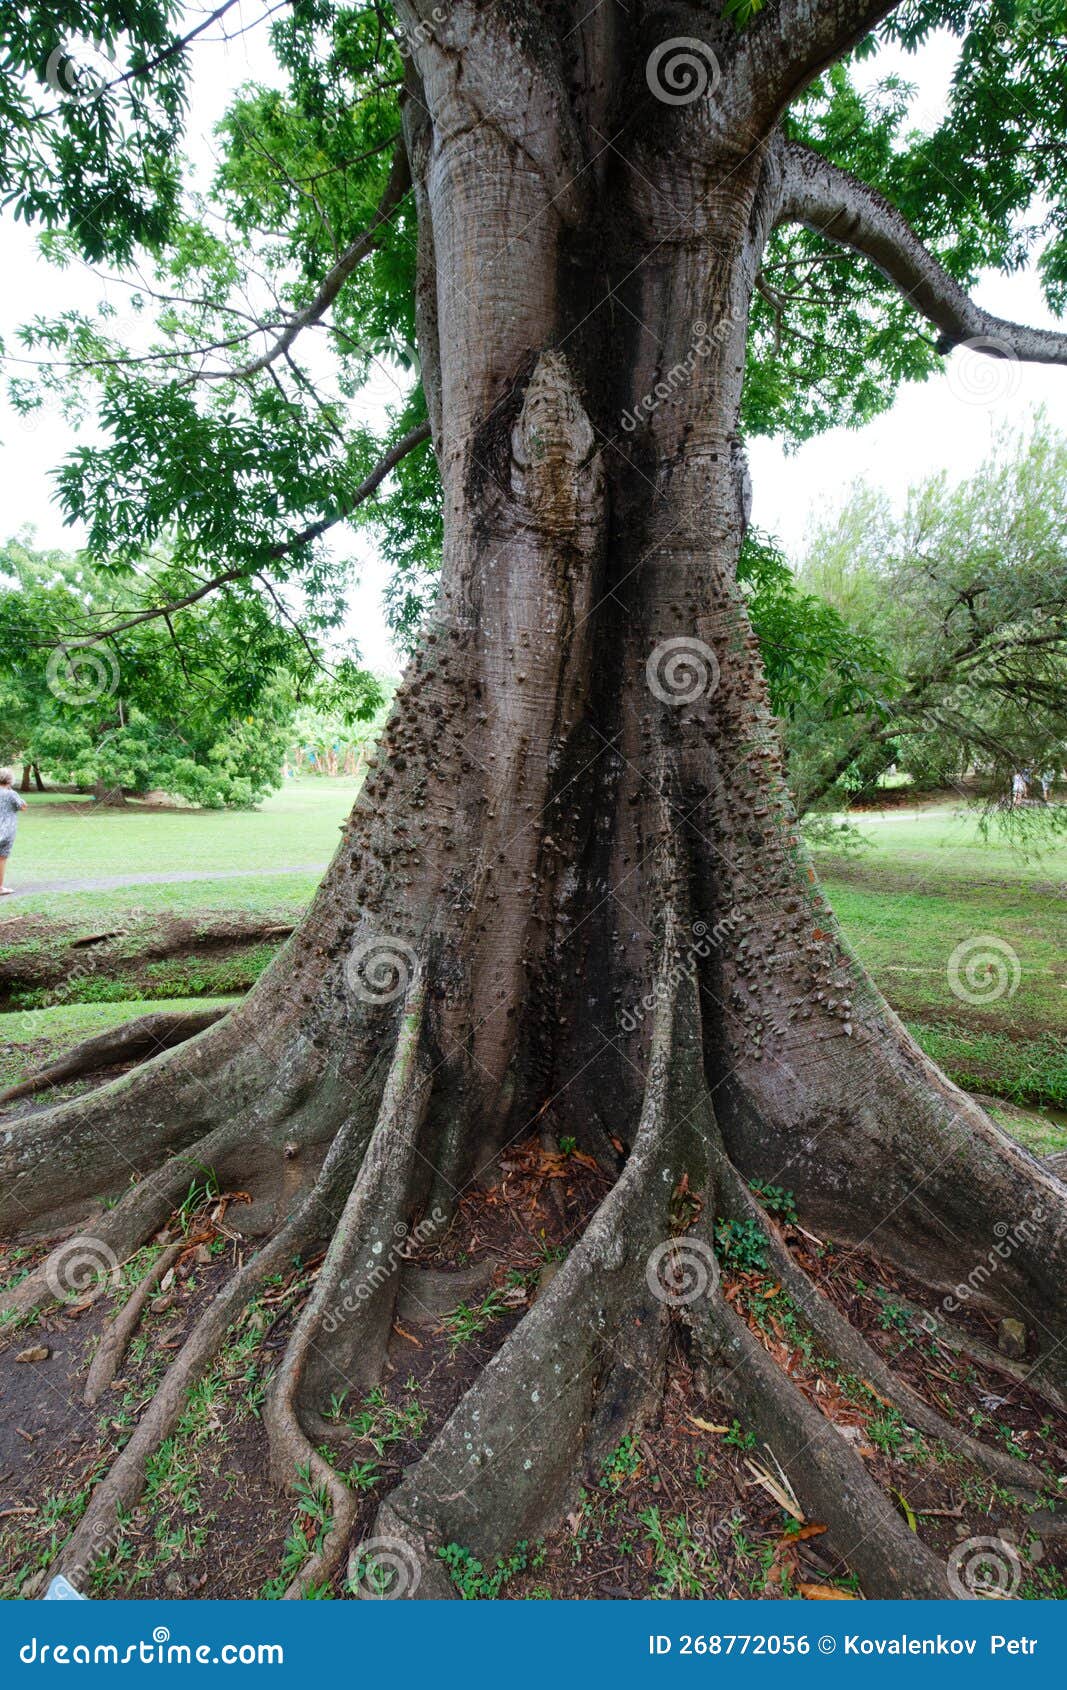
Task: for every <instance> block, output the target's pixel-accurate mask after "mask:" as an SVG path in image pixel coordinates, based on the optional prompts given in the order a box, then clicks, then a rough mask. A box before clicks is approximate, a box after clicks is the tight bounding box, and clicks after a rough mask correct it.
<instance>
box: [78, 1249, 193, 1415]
mask: <svg viewBox="0 0 1067 1690" xmlns="http://www.w3.org/2000/svg"><path fill="white" fill-rule="evenodd" d="M184 1248H185V1246H184V1245H183V1244H171V1245H168V1247H167V1249H165V1250H164V1251H162V1253H161V1254H160V1255H159V1256H158V1257H157V1259H156V1260H155V1261H154V1262H153V1263H152V1266H151V1267H150V1268H149V1270H148V1272H147V1273H146V1274H145V1276H144V1278H143V1279H142V1280H141V1283H140V1284H139V1285H138V1287H137V1289H136V1290H135V1291H134V1293H133V1295H132V1297H130V1298H129V1299H128V1301H127V1302H126V1303H124V1304H123V1306H122V1308H121V1309H120V1310H119V1312H118V1314H117V1315H116V1316H115V1317H114V1319H113V1320H110V1321H109V1322H108V1324H107V1325H106V1326H105V1328H104V1331H103V1335H102V1336H101V1339H100V1344H99V1347H98V1349H97V1352H96V1354H95V1355H94V1357H93V1362H92V1366H91V1367H90V1369H89V1377H88V1379H87V1380H86V1382H85V1401H86V1402H87V1403H89V1404H90V1405H91V1404H93V1403H95V1402H98V1401H99V1400H100V1398H101V1397H102V1396H103V1394H104V1392H105V1391H106V1390H107V1389H108V1388H109V1386H110V1384H111V1382H112V1380H113V1379H114V1377H115V1375H116V1373H117V1372H118V1370H119V1368H120V1367H121V1366H122V1358H123V1356H124V1355H125V1354H126V1347H127V1345H128V1344H129V1342H130V1339H131V1338H132V1337H133V1334H134V1332H135V1331H136V1330H137V1324H138V1322H139V1320H140V1318H141V1313H142V1311H143V1309H144V1306H145V1304H146V1303H147V1301H148V1299H149V1297H150V1296H151V1295H152V1292H153V1291H154V1290H155V1288H156V1286H157V1285H158V1284H159V1282H160V1280H161V1279H162V1278H163V1277H164V1275H165V1274H166V1273H167V1272H168V1271H169V1270H170V1269H171V1268H172V1267H173V1266H174V1264H175V1262H176V1261H177V1260H178V1257H179V1256H180V1255H181V1253H182V1250H183V1249H184Z"/></svg>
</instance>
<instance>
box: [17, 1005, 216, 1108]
mask: <svg viewBox="0 0 1067 1690" xmlns="http://www.w3.org/2000/svg"><path fill="white" fill-rule="evenodd" d="M239 1001H240V1000H239V999H237V998H171V999H168V1000H167V1002H166V1003H148V1002H145V1003H134V1002H131V1001H130V999H129V998H127V999H126V1000H125V1001H124V1002H122V1003H64V1004H54V1005H53V1006H52V1007H51V1008H50V1009H24V1010H17V1011H15V1012H14V1013H13V1014H11V1015H5V1016H4V1017H3V1018H2V1020H0V1087H3V1086H11V1085H15V1084H16V1082H17V1081H18V1080H20V1079H21V1078H22V1077H23V1075H24V1073H25V1072H26V1070H27V1068H28V1067H32V1068H36V1067H39V1066H41V1065H42V1064H43V1063H45V1062H55V1061H56V1060H57V1059H58V1058H59V1057H61V1056H62V1055H63V1054H64V1052H65V1051H68V1050H73V1048H74V1046H75V1045H77V1044H81V1042H82V1040H83V1039H91V1038H92V1037H93V1036H94V1035H95V1034H96V1033H105V1032H107V1030H108V1028H109V1027H121V1026H122V1024H123V1022H124V1021H135V1020H136V1019H137V1017H138V1016H139V1015H151V1014H153V1013H156V1012H158V1011H159V1010H161V1009H168V1010H170V1009H173V1010H176V1011H181V1010H187V1009H225V1008H226V1007H227V1006H228V1005H229V1004H232V1003H237V1002H239ZM27 1052H30V1053H32V1061H30V1062H27Z"/></svg>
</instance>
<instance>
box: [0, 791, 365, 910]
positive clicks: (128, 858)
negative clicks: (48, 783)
mask: <svg viewBox="0 0 1067 1690" xmlns="http://www.w3.org/2000/svg"><path fill="white" fill-rule="evenodd" d="M359 784H360V783H359V782H358V781H357V780H348V779H345V778H342V777H339V778H337V779H336V780H327V779H318V780H316V779H314V778H313V777H306V778H304V779H303V780H290V781H287V782H286V784H285V786H284V787H283V788H282V790H281V791H280V792H276V793H274V794H272V796H271V797H270V798H267V799H265V800H264V802H263V803H262V804H261V805H260V806H259V807H258V809H255V810H193V809H166V808H158V809H157V808H155V807H152V806H149V805H144V804H136V803H131V804H130V805H128V806H127V807H126V808H124V809H117V810H112V809H107V808H97V807H96V806H95V805H94V804H92V803H91V802H90V801H89V800H88V799H85V798H66V797H56V796H50V795H49V794H47V793H30V794H29V795H28V805H29V808H28V810H27V812H26V814H25V815H24V816H23V817H22V819H21V821H20V823H19V833H18V839H17V842H16V845H15V850H14V851H13V853H12V856H11V866H10V869H9V875H10V882H11V885H12V886H17V887H19V888H20V889H21V888H25V889H27V890H31V889H32V887H33V885H34V883H35V882H39V881H45V880H58V879H71V880H82V879H91V878H93V877H95V876H98V875H115V874H168V873H182V872H187V871H191V870H197V871H199V870H204V869H270V868H274V867H283V868H284V867H296V866H299V867H304V866H305V865H308V864H312V863H321V864H322V866H323V867H325V866H326V864H327V862H328V861H329V859H330V858H331V857H332V855H333V853H334V851H335V850H336V848H337V843H338V839H339V837H340V833H339V829H340V826H341V823H342V822H343V821H344V819H345V816H346V815H347V814H348V811H349V810H350V809H351V807H352V803H353V800H354V799H355V795H356V793H357V792H358V790H359ZM134 890H136V888H135V889H134ZM19 908H20V909H26V908H28V904H27V902H25V901H21V900H20V904H19Z"/></svg>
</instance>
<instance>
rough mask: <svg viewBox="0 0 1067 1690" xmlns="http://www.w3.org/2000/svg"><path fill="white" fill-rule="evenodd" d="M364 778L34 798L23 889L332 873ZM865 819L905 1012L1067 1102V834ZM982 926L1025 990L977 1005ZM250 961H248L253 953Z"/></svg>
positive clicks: (91, 922) (952, 814)
mask: <svg viewBox="0 0 1067 1690" xmlns="http://www.w3.org/2000/svg"><path fill="white" fill-rule="evenodd" d="M357 784H358V783H357V782H355V781H352V780H343V779H341V780H322V779H320V780H316V779H313V778H304V779H302V780H297V781H291V782H289V783H287V785H286V786H285V788H284V789H283V790H282V791H281V792H279V793H277V794H275V795H274V796H273V797H271V798H269V799H268V800H267V801H266V802H265V803H264V804H262V805H261V806H260V807H259V808H258V809H257V810H253V811H240V812H232V813H231V812H207V811H193V810H153V809H147V808H145V807H144V806H132V807H130V808H128V809H125V810H107V809H103V810H93V809H92V808H91V806H90V805H89V804H88V803H87V802H86V801H84V800H76V799H71V800H66V799H63V800H55V799H51V800H49V799H47V798H42V797H41V796H39V795H31V797H30V804H31V807H32V813H31V815H30V817H29V819H28V820H26V821H25V825H24V827H23V829H22V831H21V832H20V835H19V839H18V844H17V846H16V851H15V853H14V855H13V857H12V862H11V868H10V870H9V873H10V878H11V883H12V884H13V885H15V886H17V887H19V888H20V889H21V888H31V887H32V885H33V883H34V881H35V880H36V881H45V880H50V879H58V878H61V877H63V878H66V877H69V878H71V879H76V878H90V877H92V876H95V875H104V874H120V873H124V872H125V873H131V874H135V873H144V872H159V873H167V872H175V873H181V872H183V871H187V870H190V869H197V870H200V869H205V868H218V869H220V870H228V869H240V868H243V869H257V868H269V867H271V866H272V865H277V864H282V865H284V864H286V863H290V864H291V863H312V862H319V863H321V864H322V865H323V867H325V865H326V863H327V862H328V860H329V858H330V857H331V856H332V854H333V852H334V850H335V848H336V846H337V842H338V839H339V837H340V835H339V831H338V830H339V828H340V826H341V824H342V823H343V821H344V819H345V817H346V816H347V814H348V811H349V809H350V807H351V804H352V801H353V798H354V796H355V792H356V790H357ZM852 820H853V821H854V823H855V824H856V825H857V826H858V827H859V829H860V831H861V833H862V834H863V835H864V836H865V837H866V838H867V839H868V840H869V841H871V844H870V847H869V849H867V850H866V851H864V852H863V853H862V854H861V855H859V856H858V857H843V856H839V855H835V854H833V853H832V852H830V851H827V850H820V851H818V852H817V853H816V864H817V867H818V871H819V875H820V879H821V882H822V885H823V888H824V890H825V891H826V893H827V896H828V897H829V899H830V901H831V903H832V904H833V907H834V909H835V911H836V913H837V915H838V918H839V919H840V921H841V924H842V927H843V929H844V932H845V935H846V938H847V939H848V942H849V943H850V945H851V946H852V948H853V949H854V951H855V952H856V955H857V956H858V957H859V959H860V961H861V962H863V963H864V964H865V965H866V967H867V968H868V969H869V970H870V971H871V973H872V974H873V976H874V978H875V980H876V981H877V982H878V984H879V986H880V987H881V988H882V990H883V991H884V992H885V994H886V996H887V997H888V999H889V1001H890V1003H891V1004H892V1005H893V1007H894V1009H896V1010H897V1011H898V1013H899V1014H900V1015H901V1016H902V1017H903V1018H904V1020H905V1021H906V1022H907V1024H908V1025H909V1027H910V1028H911V1030H912V1031H913V1032H914V1033H915V1035H916V1037H917V1038H918V1039H919V1041H920V1043H921V1044H922V1045H923V1046H924V1048H925V1049H926V1050H927V1051H928V1052H929V1053H930V1055H931V1056H933V1057H934V1059H935V1060H936V1061H938V1062H940V1063H941V1064H942V1066H944V1067H945V1069H946V1070H947V1072H948V1073H949V1074H950V1075H951V1076H952V1078H953V1079H955V1080H956V1081H957V1082H958V1083H959V1084H961V1085H963V1086H965V1087H966V1088H967V1089H969V1090H977V1091H982V1092H986V1093H992V1094H994V1095H996V1096H999V1097H1004V1098H1008V1099H1010V1100H1012V1101H1014V1102H1015V1103H1017V1104H1026V1103H1029V1104H1043V1105H1052V1106H1056V1107H1060V1108H1065V1107H1067V899H1065V898H1064V897H1063V892H1064V889H1065V887H1067V842H1058V843H1056V844H1055V845H1054V846H1052V847H1051V848H1049V849H1047V850H1045V851H1043V852H1042V853H1030V854H1028V855H1023V854H1022V853H1020V852H1019V851H1017V850H1013V849H1012V848H1011V846H1010V845H1008V844H1007V843H1006V842H1005V841H1004V840H1003V839H1002V838H1000V837H999V836H997V835H996V834H995V833H994V834H992V835H990V836H988V837H983V835H982V833H981V831H980V829H979V826H978V823H977V820H976V817H975V815H974V813H973V812H964V811H962V810H960V809H958V808H955V807H953V806H950V805H947V804H932V805H926V806H925V807H917V808H915V809H909V810H891V811H882V812H875V811H867V812H862V813H858V814H856V815H854V816H853V817H852ZM318 879H319V875H318V874H317V873H304V874H269V875H268V874H265V875H262V876H256V877H251V876H250V877H249V878H247V879H245V878H240V877H235V878H234V879H232V880H214V881H202V882H191V883H184V884H177V885H156V886H131V887H124V888H121V889H118V890H116V891H113V892H81V893H64V894H62V895H56V894H41V895H39V896H38V897H33V896H32V895H28V896H22V897H20V898H19V899H18V901H17V902H15V901H14V900H12V902H11V903H10V904H8V905H7V906H6V907H4V908H3V910H2V913H0V942H2V941H3V940H5V939H8V938H9V939H10V941H12V942H13V941H15V939H16V935H17V925H18V923H17V917H19V916H22V915H47V916H50V917H52V918H53V919H56V920H60V921H62V922H63V923H64V925H66V924H67V923H69V924H71V925H72V926H73V927H75V928H76V929H77V930H79V931H80V932H82V933H89V932H92V931H93V930H94V929H100V928H103V927H105V926H107V925H110V924H121V922H122V920H123V917H124V916H128V915H129V913H130V912H132V911H141V912H144V914H145V916H146V917H147V918H148V919H152V918H153V917H156V916H159V915H165V914H172V915H180V916H189V915H203V916H205V917H213V916H219V915H225V914H227V913H232V912H238V911H240V912H245V913H248V914H253V915H262V916H269V917H271V918H273V919H277V920H278V921H279V922H283V921H294V920H296V919H297V918H298V917H299V916H300V914H301V913H302V911H303V910H304V909H305V908H306V907H307V905H308V903H309V902H310V900H311V897H312V896H313V894H314V891H315V887H316V885H317V883H318ZM5 925H6V926H7V932H6V933H5V930H4V929H5ZM983 935H991V936H992V937H993V938H995V939H998V940H1001V941H1003V942H1004V943H1006V944H1008V945H1010V946H1011V948H1012V950H1013V951H1014V952H1015V954H1016V956H1017V957H1018V962H1019V981H1018V986H1017V988H1016V990H1015V991H1014V992H1012V993H1011V994H1010V995H1004V996H1001V997H999V998H995V999H992V1000H991V1001H989V1002H983V1003H964V1002H961V1001H960V999H959V998H958V997H957V996H956V995H955V994H954V993H953V991H952V987H951V985H950V982H949V973H948V963H949V958H950V957H951V955H952V953H953V951H954V950H955V948H956V947H957V946H958V945H960V944H962V943H965V942H966V941H967V940H970V939H975V938H979V937H981V936H983ZM265 956H266V950H265V951H264V958H265ZM253 960H256V959H253ZM212 966H213V965H207V964H204V963H203V962H196V961H195V959H194V960H193V961H192V962H190V963H187V962H184V961H182V960H181V959H177V960H175V961H174V962H170V961H167V962H164V963H160V964H158V965H153V978H152V979H151V981H149V980H148V979H145V980H143V981H142V982H141V983H140V984H139V985H136V986H130V985H129V984H126V983H124V980H123V977H122V965H121V960H117V961H116V969H115V973H116V976H117V978H116V979H115V981H114V982H113V987H114V990H115V991H116V992H121V991H126V990H133V991H135V992H136V996H137V1000H138V1001H136V1002H133V1001H126V1002H111V1003H104V1002H96V1003H93V1004H67V1005H65V1006H63V1007H62V1008H61V1009H57V1010H49V1011H34V1012H32V1014H20V1015H13V1016H9V1017H7V1018H6V1021H5V1023H4V1026H5V1035H6V1041H7V1042H8V1044H9V1046H10V1044H14V1043H21V1042H23V1040H34V1041H35V1042H36V1046H37V1048H35V1050H34V1058H35V1060H42V1059H43V1058H41V1056H40V1048H39V1047H40V1042H41V1041H45V1042H47V1043H49V1044H51V1040H52V1032H51V1031H50V1030H49V1027H48V1026H45V1030H43V1031H42V1030H40V1029H41V1027H42V1025H44V1024H43V1023H40V1022H36V1021H35V1020H34V1017H35V1016H41V1015H43V1016H45V1017H47V1016H64V1015H66V1016H68V1017H78V1016H82V1017H83V1018H84V1017H85V1016H89V1017H90V1018H93V1017H101V1016H103V1017H104V1018H105V1019H103V1020H101V1019H91V1020H90V1021H89V1022H84V1021H83V1022H82V1023H79V1026H84V1027H85V1028H86V1030H84V1031H78V1032H77V1033H75V1034H73V1035H71V1036H70V1037H69V1038H68V1040H67V1042H68V1043H69V1044H73V1043H75V1042H77V1039H78V1038H84V1037H87V1036H88V1033H89V1032H92V1031H96V1030H98V1029H99V1028H100V1027H102V1026H106V1025H113V1024H115V1023H116V1022H118V1021H121V1020H124V1019H126V1018H128V1017H132V1016H133V1015H137V1014H141V1013H143V1012H144V1011H145V1009H146V1008H148V1007H151V1006H150V1005H148V1004H146V1003H145V1002H144V1001H141V1000H143V999H144V998H145V997H146V996H148V995H151V996H152V997H155V996H156V994H157V993H158V997H159V999H160V1000H166V1001H170V998H169V994H173V996H174V997H175V998H177V999H185V998H187V997H190V996H194V995H197V994H204V995H206V994H210V995H211V996H213V997H215V996H218V995H220V994H225V993H227V992H228V991H230V990H232V989H233V986H232V983H231V982H230V981H229V980H228V977H227V976H226V975H225V972H223V973H221V974H216V973H215V972H213V971H212ZM234 966H237V967H240V968H244V966H245V963H244V961H241V962H240V963H235V964H234ZM246 973H247V970H246ZM243 977H244V976H242V978H243ZM235 979H236V976H235ZM108 989H109V988H108V986H107V985H106V984H105V983H102V982H100V983H94V984H93V985H92V990H93V991H94V992H99V993H103V992H106V991H107V990H108ZM204 995H201V996H200V1001H201V1002H203V1001H206V999H205V996H204ZM50 1025H51V1026H54V1030H55V1036H56V1038H61V1037H62V1036H65V1035H66V1030H67V1026H68V1024H67V1023H60V1022H58V1021H57V1022H55V1023H53V1024H50ZM69 1025H70V1026H73V1025H74V1022H73V1020H72V1021H71V1022H70V1023H69ZM34 1028H36V1029H37V1030H32V1029H34ZM55 1048H56V1050H58V1049H60V1048H63V1047H62V1046H61V1045H59V1044H57V1045H56V1046H55ZM49 1054H52V1052H51V1050H50V1051H49ZM1009 1124H1010V1123H1009ZM1017 1125H1018V1123H1017V1122H1016V1125H1012V1127H1011V1130H1012V1131H1016V1126H1017ZM1030 1130H1031V1133H1032V1136H1033V1138H1034V1141H1035V1147H1036V1144H1037V1143H1042V1144H1045V1143H1046V1141H1047V1140H1048V1139H1049V1138H1050V1137H1051V1139H1052V1140H1053V1141H1055V1140H1056V1139H1057V1135H1059V1142H1063V1137H1064V1135H1063V1129H1062V1128H1061V1127H1059V1126H1057V1125H1056V1124H1055V1123H1049V1124H1045V1123H1042V1122H1041V1121H1040V1120H1038V1121H1037V1122H1035V1123H1034V1124H1033V1126H1032V1128H1031V1129H1030ZM1055 1147H1056V1143H1055V1142H1049V1143H1048V1148H1055Z"/></svg>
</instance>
